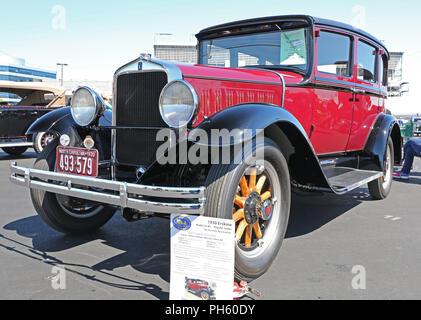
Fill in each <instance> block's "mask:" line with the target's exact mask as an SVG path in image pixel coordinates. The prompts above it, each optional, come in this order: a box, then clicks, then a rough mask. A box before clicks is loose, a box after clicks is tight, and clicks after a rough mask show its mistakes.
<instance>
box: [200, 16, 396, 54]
mask: <svg viewBox="0 0 421 320" xmlns="http://www.w3.org/2000/svg"><path fill="white" fill-rule="evenodd" d="M288 20H304V21H306V22H308V24H310V25H313V26H328V27H334V28H338V29H342V30H346V31H350V32H353V33H356V34H358V35H361V36H363V37H365V38H367V39H369V40H371V41H373V42H375V43H376V44H377V45H379V46H381V47H382V48H383V49H385V50H386V52H387V53H389V52H388V50H387V48H386V47H385V45H384V44H383V43H382V42H381V41H380V40H378V39H377V38H376V37H374V36H373V35H371V34H370V33H368V32H366V31H364V30H361V29H358V28H356V27H354V26H351V25H349V24H346V23H342V22H338V21H335V20H329V19H323V18H317V17H313V16H309V15H283V16H272V17H263V18H254V19H247V20H240V21H234V22H229V23H224V24H220V25H216V26H213V27H210V28H206V29H203V30H202V31H200V32H199V33H198V34H197V35H196V37H197V38H198V39H201V38H203V37H205V36H207V35H210V34H212V33H215V32H219V31H224V30H227V29H232V28H238V27H246V26H253V25H259V24H266V23H277V22H281V21H288Z"/></svg>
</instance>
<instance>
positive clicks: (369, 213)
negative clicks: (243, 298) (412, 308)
mask: <svg viewBox="0 0 421 320" xmlns="http://www.w3.org/2000/svg"><path fill="white" fill-rule="evenodd" d="M34 157H35V154H34V153H33V152H28V153H26V154H25V155H24V156H21V157H18V158H13V157H10V156H7V155H6V154H4V153H1V152H0V288H1V290H0V299H42V300H53V299H82V300H85V299H138V300H139V299H168V297H169V281H170V240H169V221H167V220H162V219H150V220H146V221H140V222H135V223H127V222H125V221H124V220H123V219H122V218H121V216H120V214H119V213H117V214H116V215H115V216H114V218H113V219H112V220H111V221H110V222H109V223H108V224H107V225H106V226H105V227H103V228H102V229H101V230H99V231H98V232H96V233H94V234H91V235H89V236H79V237H74V236H66V235H62V234H60V233H58V232H55V231H54V230H52V229H51V228H49V227H48V226H47V225H46V224H44V222H43V221H42V220H41V219H40V218H39V217H38V216H37V214H36V212H35V210H34V208H33V206H32V203H31V200H30V197H29V192H28V190H27V189H25V188H22V187H19V186H15V185H13V184H11V183H10V182H9V164H10V162H11V161H18V163H19V164H21V165H27V166H31V165H32V163H33V161H34ZM414 169H415V170H414V176H413V178H412V179H411V180H410V181H408V182H394V184H393V190H392V193H391V195H390V196H389V198H388V199H386V200H384V201H373V200H372V199H371V198H370V196H369V194H368V190H367V189H366V188H362V189H358V190H355V191H354V192H352V193H350V194H347V195H345V196H336V195H331V194H329V195H313V196H310V197H303V196H297V195H294V196H293V202H292V209H291V218H290V224H289V227H288V232H287V236H286V239H285V242H284V244H283V247H282V249H281V251H280V254H279V255H278V257H277V258H276V260H275V262H274V264H273V266H272V267H271V269H270V270H269V272H268V273H267V274H265V275H264V276H263V277H261V278H260V279H258V280H256V281H254V282H253V283H252V284H251V285H252V287H254V288H256V289H258V290H259V291H261V293H262V297H261V299H313V300H317V299H322V300H324V299H421V232H420V231H421V210H420V207H421V205H420V203H421V202H420V201H421V160H419V159H417V161H416V164H415V167H414ZM53 262H54V265H55V264H59V265H61V266H63V267H64V268H65V269H66V270H67V271H66V278H65V287H66V289H64V290H61V289H59V290H56V289H54V288H53V287H54V286H53V285H52V280H54V275H55V274H56V272H57V270H53V266H54V265H53V264H52V263H53ZM364 275H365V277H364ZM362 279H363V280H362ZM364 279H365V281H364ZM356 284H357V286H356ZM356 288H359V289H356ZM364 288H365V289H364Z"/></svg>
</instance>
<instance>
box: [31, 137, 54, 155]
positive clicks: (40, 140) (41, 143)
mask: <svg viewBox="0 0 421 320" xmlns="http://www.w3.org/2000/svg"><path fill="white" fill-rule="evenodd" d="M55 138H56V135H55V134H54V133H49V132H38V133H37V134H36V136H35V139H34V149H35V152H36V153H38V154H40V153H41V152H42V150H44V149H45V147H46V146H47V145H48V144H49V143H50V142H52V141H53V140H54V139H55Z"/></svg>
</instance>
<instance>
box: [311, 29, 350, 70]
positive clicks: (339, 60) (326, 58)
mask: <svg viewBox="0 0 421 320" xmlns="http://www.w3.org/2000/svg"><path fill="white" fill-rule="evenodd" d="M317 43H318V45H317V56H318V58H317V70H318V71H320V72H325V73H331V74H336V75H339V76H347V77H349V76H351V75H352V68H351V67H350V66H351V52H352V46H351V44H352V40H351V38H350V37H348V36H346V35H342V34H339V33H334V32H327V31H321V32H320V37H319V38H318V42H317Z"/></svg>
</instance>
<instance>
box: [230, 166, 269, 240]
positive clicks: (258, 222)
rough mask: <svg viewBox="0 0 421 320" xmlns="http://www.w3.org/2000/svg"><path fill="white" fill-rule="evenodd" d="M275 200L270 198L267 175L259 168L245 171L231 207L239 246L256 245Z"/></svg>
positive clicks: (261, 235)
mask: <svg viewBox="0 0 421 320" xmlns="http://www.w3.org/2000/svg"><path fill="white" fill-rule="evenodd" d="M276 200H277V199H274V198H273V197H272V186H271V182H270V180H269V179H268V173H267V172H266V171H264V170H262V169H261V168H260V169H259V168H249V169H248V170H246V172H245V174H244V175H243V177H242V178H241V180H240V183H239V186H238V192H237V194H236V195H235V199H234V207H233V220H234V221H235V223H236V232H235V236H236V239H237V240H238V241H239V244H240V245H242V246H244V247H245V248H251V247H252V246H256V245H258V241H259V240H260V239H262V237H263V232H264V230H265V228H266V226H267V223H268V221H269V220H270V218H271V216H272V212H273V206H274V204H275V202H276Z"/></svg>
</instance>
